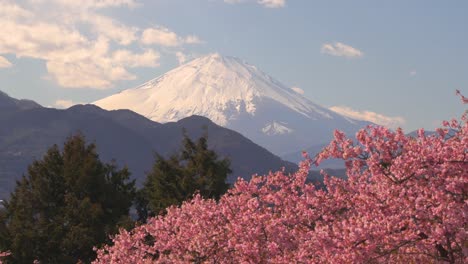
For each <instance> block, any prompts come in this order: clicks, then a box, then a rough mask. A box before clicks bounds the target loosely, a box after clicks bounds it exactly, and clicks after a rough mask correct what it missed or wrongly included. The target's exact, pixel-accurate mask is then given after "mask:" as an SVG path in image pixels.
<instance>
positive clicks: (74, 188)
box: [0, 135, 135, 263]
mask: <svg viewBox="0 0 468 264" xmlns="http://www.w3.org/2000/svg"><path fill="white" fill-rule="evenodd" d="M129 175H130V174H129V172H128V170H127V169H126V168H124V169H120V170H119V169H117V168H116V166H115V165H114V164H112V163H111V164H106V163H103V162H101V161H100V159H99V156H98V154H97V152H96V146H95V145H94V144H89V145H87V144H86V142H85V138H84V137H83V136H81V135H75V136H72V137H70V138H69V139H68V140H67V141H66V143H65V144H64V147H63V151H60V150H59V147H58V146H57V145H54V146H53V147H51V148H50V149H49V150H48V151H47V153H46V154H45V155H44V157H43V158H42V160H38V161H35V162H34V163H33V164H32V165H30V166H29V168H28V173H27V175H25V176H23V178H22V179H21V180H19V181H18V182H17V185H16V188H15V190H14V192H13V193H12V194H11V197H10V199H9V200H8V201H6V202H5V203H4V206H5V208H4V211H3V212H2V213H1V214H0V215H1V217H2V218H1V219H0V220H1V221H0V235H1V236H2V237H0V241H3V243H2V244H0V247H3V248H0V251H2V250H9V251H10V252H9V254H10V253H11V254H10V256H9V257H8V258H7V260H8V262H7V263H32V262H33V261H34V260H38V261H40V263H77V261H83V262H85V263H86V262H90V261H91V260H92V259H93V258H94V257H95V253H94V251H93V247H94V246H99V245H102V244H103V243H105V242H108V236H109V235H110V234H113V233H115V232H116V230H117V228H118V226H119V225H122V224H124V223H128V222H129V218H128V213H129V208H130V206H131V205H132V201H133V198H134V195H135V187H134V182H133V181H129ZM0 257H1V255H0Z"/></svg>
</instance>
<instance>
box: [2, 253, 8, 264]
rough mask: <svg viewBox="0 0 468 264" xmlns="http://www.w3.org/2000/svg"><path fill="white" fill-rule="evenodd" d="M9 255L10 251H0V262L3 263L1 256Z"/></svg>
mask: <svg viewBox="0 0 468 264" xmlns="http://www.w3.org/2000/svg"><path fill="white" fill-rule="evenodd" d="M8 256H10V252H0V264H3V261H2V258H4V257H8Z"/></svg>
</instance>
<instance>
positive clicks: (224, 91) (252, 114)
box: [95, 53, 360, 154]
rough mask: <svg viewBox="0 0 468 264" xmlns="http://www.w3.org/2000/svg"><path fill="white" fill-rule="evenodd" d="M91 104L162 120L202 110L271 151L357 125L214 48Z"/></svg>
mask: <svg viewBox="0 0 468 264" xmlns="http://www.w3.org/2000/svg"><path fill="white" fill-rule="evenodd" d="M298 91H299V92H298ZM95 104H96V105H98V106H100V107H102V108H104V109H108V110H115V109H130V110H132V111H134V112H137V113H139V114H141V115H143V116H146V117H147V118H149V119H152V120H154V121H157V122H162V123H164V122H170V121H177V120H180V119H182V118H185V117H188V116H192V115H200V116H204V117H207V118H209V119H211V120H212V121H213V122H215V123H217V124H218V125H221V126H224V127H228V128H230V129H233V130H236V131H238V132H240V133H242V134H243V135H245V136H247V137H248V138H250V139H251V140H253V141H254V142H256V143H257V144H260V145H262V146H264V147H266V148H267V149H269V150H270V151H272V152H274V153H276V154H283V153H288V152H293V151H299V150H300V149H302V148H305V147H308V146H311V145H317V144H321V143H325V142H326V141H328V140H329V139H330V137H331V135H332V131H333V130H334V129H341V130H344V131H346V132H351V133H354V132H356V131H357V130H358V129H357V128H360V123H359V122H356V123H353V122H354V121H353V120H348V119H345V118H344V117H343V116H341V115H339V114H338V113H335V112H333V111H331V110H329V109H326V108H324V107H322V106H320V105H317V104H315V103H313V102H312V101H310V100H309V99H307V98H305V97H304V96H303V95H302V94H301V91H300V90H297V89H293V88H291V87H288V86H286V85H284V84H282V83H280V82H279V81H277V80H275V79H273V78H272V77H270V76H269V75H267V74H266V73H264V72H263V71H261V70H259V69H258V68H257V67H255V66H253V65H251V64H249V63H247V62H245V61H243V60H241V59H238V58H235V57H228V56H221V55H220V54H218V53H214V54H210V55H208V56H204V57H201V58H198V59H194V60H192V61H190V62H188V63H186V64H184V65H181V66H179V67H177V68H175V69H173V70H171V71H169V72H167V73H165V74H163V75H161V76H159V77H157V78H155V79H153V80H150V81H148V82H146V83H144V84H142V85H140V86H138V87H136V88H132V89H128V90H125V91H123V92H121V93H118V94H115V95H112V96H109V97H107V98H104V99H102V100H99V101H97V102H95Z"/></svg>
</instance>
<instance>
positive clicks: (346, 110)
mask: <svg viewBox="0 0 468 264" xmlns="http://www.w3.org/2000/svg"><path fill="white" fill-rule="evenodd" d="M330 110H332V111H335V112H337V113H338V114H341V115H344V116H347V117H350V118H353V119H357V120H364V121H369V122H372V123H375V124H378V125H382V126H386V127H389V128H397V127H399V126H402V125H403V124H405V122H406V120H405V119H404V118H403V117H400V116H394V117H392V116H386V115H383V114H379V113H376V112H372V111H366V110H364V111H359V110H354V109H352V108H350V107H347V106H332V107H330Z"/></svg>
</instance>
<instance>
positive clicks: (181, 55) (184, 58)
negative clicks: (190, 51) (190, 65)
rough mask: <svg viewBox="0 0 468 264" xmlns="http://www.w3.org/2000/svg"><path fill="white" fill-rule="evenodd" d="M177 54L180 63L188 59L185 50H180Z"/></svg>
mask: <svg viewBox="0 0 468 264" xmlns="http://www.w3.org/2000/svg"><path fill="white" fill-rule="evenodd" d="M175 55H176V57H177V61H178V62H179V64H184V63H185V62H186V61H187V56H186V55H185V54H184V53H183V52H181V51H178V52H176V54H175Z"/></svg>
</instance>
